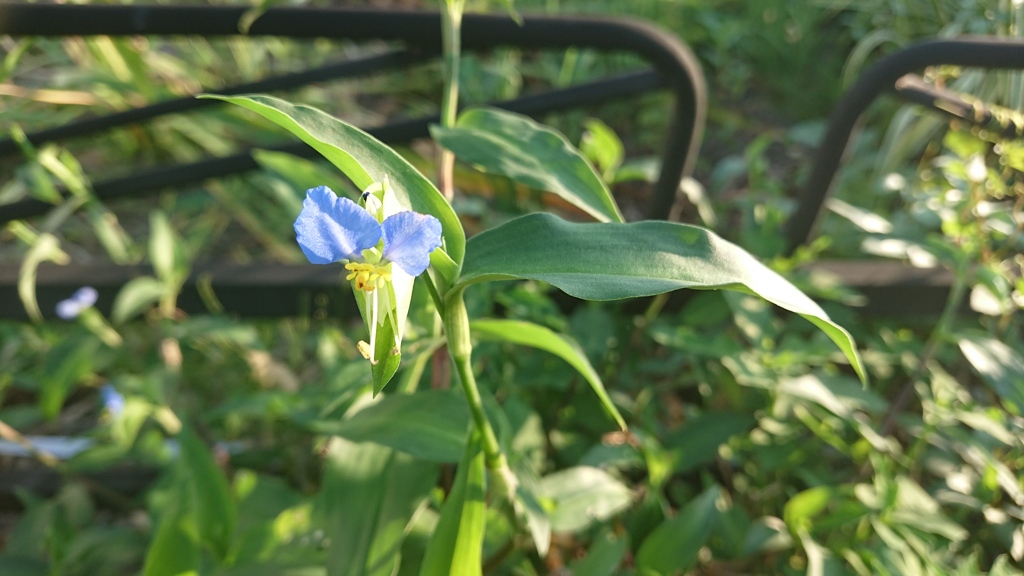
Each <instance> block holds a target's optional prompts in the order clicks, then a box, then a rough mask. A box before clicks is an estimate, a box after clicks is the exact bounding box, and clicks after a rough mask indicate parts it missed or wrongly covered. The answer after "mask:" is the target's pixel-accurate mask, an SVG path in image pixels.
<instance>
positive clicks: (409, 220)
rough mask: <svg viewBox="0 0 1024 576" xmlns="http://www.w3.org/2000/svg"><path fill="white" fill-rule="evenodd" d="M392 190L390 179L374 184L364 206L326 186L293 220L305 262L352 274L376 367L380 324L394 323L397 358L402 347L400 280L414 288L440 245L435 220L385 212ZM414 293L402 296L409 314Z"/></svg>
mask: <svg viewBox="0 0 1024 576" xmlns="http://www.w3.org/2000/svg"><path fill="white" fill-rule="evenodd" d="M388 190H389V186H388V183H387V180H385V181H384V182H380V183H375V184H373V185H371V186H370V187H369V188H367V189H366V192H364V193H363V196H362V202H363V206H360V205H359V204H356V203H355V202H353V201H351V200H349V199H348V198H339V197H338V196H337V195H336V194H335V193H334V192H333V191H331V189H330V188H328V187H326V186H318V187H316V188H311V189H309V190H307V191H306V199H305V201H303V203H302V212H301V213H299V217H298V218H296V220H295V236H296V240H297V241H298V243H299V247H300V248H302V253H303V254H305V255H306V258H308V259H309V261H310V262H312V263H313V264H331V263H334V262H344V263H345V269H346V270H348V271H349V274H348V276H347V277H346V278H345V279H346V280H349V281H351V282H352V287H353V288H354V289H355V290H356V293H357V294H358V293H362V294H363V297H364V303H363V310H364V311H365V314H366V315H367V316H368V318H366V320H367V323H368V325H369V326H368V327H369V329H370V343H369V346H364V344H365V343H364V342H360V352H362V354H363V355H364V356H366V358H367V359H369V360H370V361H371V362H372V363H374V364H376V363H377V362H378V359H377V358H375V357H374V354H375V351H376V338H377V326H378V325H383V324H384V322H386V321H390V322H391V325H392V331H393V333H394V335H395V346H394V350H396V352H393V353H394V354H397V349H398V348H399V347H400V344H401V332H402V324H403V323H404V321H405V317H404V313H401V312H398V311H397V309H398V308H399V300H401V298H398V297H396V291H395V285H396V282H397V281H398V280H399V279H401V278H402V277H403V276H401V275H404V278H406V279H408V282H403V284H405V285H407V286H408V287H409V289H410V290H411V287H412V285H411V278H412V277H414V276H419V275H420V274H423V272H425V271H426V269H427V267H428V266H430V253H431V252H432V251H433V250H434V249H435V248H437V247H438V246H440V245H441V222H440V221H439V220H438V219H437V218H435V217H433V216H430V215H428V214H418V213H416V212H410V211H404V212H394V213H391V214H389V215H386V214H385V200H388V198H387V196H386V195H387V193H388ZM385 216H386V217H385ZM392 264H393V265H394V267H392ZM395 268H397V269H395ZM393 275H400V276H399V277H397V278H392V276H393ZM410 293H411V292H403V297H404V298H405V299H404V300H402V301H403V302H405V305H404V308H405V309H406V310H407V309H408V298H407V297H408V295H409V294H410Z"/></svg>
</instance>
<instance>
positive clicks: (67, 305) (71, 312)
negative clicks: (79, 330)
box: [56, 298, 82, 320]
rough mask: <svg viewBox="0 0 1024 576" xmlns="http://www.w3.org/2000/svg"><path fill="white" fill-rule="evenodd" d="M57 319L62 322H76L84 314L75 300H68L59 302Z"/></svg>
mask: <svg viewBox="0 0 1024 576" xmlns="http://www.w3.org/2000/svg"><path fill="white" fill-rule="evenodd" d="M56 312H57V317H58V318H60V319H61V320H74V319H75V318H77V317H78V315H79V314H81V313H82V307H81V306H80V305H79V304H78V302H75V301H74V300H72V299H70V298H68V299H67V300H61V301H60V302H57V308H56Z"/></svg>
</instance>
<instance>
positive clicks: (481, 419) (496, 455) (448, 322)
mask: <svg viewBox="0 0 1024 576" xmlns="http://www.w3.org/2000/svg"><path fill="white" fill-rule="evenodd" d="M446 300H447V306H446V307H445V314H444V331H445V335H446V336H447V337H448V352H449V353H450V354H451V356H452V361H453V362H454V363H455V370H456V371H457V372H458V373H459V380H460V381H461V382H462V388H463V390H465V392H466V401H467V402H468V403H469V410H470V412H471V413H472V414H473V422H474V424H475V425H476V428H477V430H478V431H479V432H480V438H481V440H482V442H483V448H484V455H485V456H486V458H487V467H488V468H492V469H494V468H496V467H497V466H498V465H499V464H500V461H501V460H504V458H505V457H504V455H503V454H502V453H501V447H500V446H499V445H498V437H497V435H495V433H494V429H493V428H492V427H491V423H490V421H489V420H487V414H486V413H485V412H484V404H483V400H482V398H481V396H480V389H479V388H478V387H477V385H476V377H475V376H474V375H473V366H472V356H473V343H472V341H471V340H470V336H469V314H468V312H467V311H466V303H465V302H464V301H463V299H462V292H461V291H459V292H458V293H455V294H449V295H448V298H446Z"/></svg>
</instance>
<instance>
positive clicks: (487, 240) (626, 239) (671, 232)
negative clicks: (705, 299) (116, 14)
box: [453, 214, 867, 382]
mask: <svg viewBox="0 0 1024 576" xmlns="http://www.w3.org/2000/svg"><path fill="white" fill-rule="evenodd" d="M516 278H520V279H531V280H540V281H543V282H547V283H549V284H552V285H554V286H556V287H557V288H560V289H561V290H562V291H564V292H566V293H567V294H569V295H571V296H575V297H577V298H583V299H585V300H617V299H621V298H636V297H640V296H652V295H654V294H661V293H663V292H670V291H672V290H679V289H681V288H695V289H725V290H737V291H740V292H746V293H750V294H755V295H757V296H760V297H761V298H764V299H765V300H767V301H769V302H771V303H773V304H775V305H776V306H779V307H782V308H785V309H786V310H789V311H791V312H796V313H797V314H800V315H801V316H803V317H804V318H806V319H807V320H809V321H810V322H812V323H813V324H814V325H816V326H817V327H818V328H820V329H821V330H822V331H824V332H825V334H827V335H828V336H829V338H831V339H832V341H834V342H835V343H836V344H837V345H838V346H839V348H840V349H841V350H842V351H843V353H844V354H845V355H846V357H847V359H848V360H849V361H850V364H851V365H852V366H853V368H854V370H856V371H857V374H858V375H859V376H860V378H861V380H862V381H863V382H866V381H867V374H866V373H865V371H864V365H863V363H862V362H861V359H860V354H859V353H858V352H857V348H856V345H855V343H854V341H853V337H852V336H850V334H849V333H848V332H847V331H846V330H844V329H843V328H842V327H840V326H839V325H838V324H836V323H835V322H833V321H832V320H831V319H830V318H829V317H828V314H826V313H825V311H824V310H822V309H821V307H820V306H818V305H817V304H815V303H814V301H813V300H811V299H810V298H808V297H807V296H806V295H805V294H804V293H803V292H801V291H800V290H798V289H797V288H796V287H795V286H793V285H792V284H790V283H789V282H788V281H787V280H786V279H785V278H783V277H782V276H779V275H778V274H777V273H775V272H774V271H772V270H771V269H770V268H768V267H766V266H765V265H763V264H761V263H760V262H758V261H757V260H756V259H755V258H754V257H753V256H751V255H750V254H749V253H747V252H746V251H745V250H743V249H742V248H740V247H739V246H736V245H735V244H732V243H730V242H728V241H726V240H723V239H722V238H720V237H719V236H718V235H716V234H715V233H713V232H710V231H708V230H705V229H703V228H698V227H696V226H688V225H686V224H677V223H674V222H661V221H650V222H637V223H634V224H618V223H606V224H597V223H590V224H576V223H571V222H566V221H565V220H562V219H560V218H558V217H556V216H552V215H550V214H530V215H527V216H523V217H521V218H516V219H515V220H511V221H509V222H507V223H505V224H503V225H501V226H499V227H497V228H493V229H491V230H488V231H486V232H483V233H481V234H478V235H477V236H474V237H473V239H472V240H470V242H469V243H468V244H467V246H466V261H465V263H464V264H463V268H462V277H461V278H460V280H459V283H458V284H457V285H456V286H455V287H454V288H453V292H455V291H457V288H461V287H465V286H467V285H470V284H474V283H477V282H487V281H493V280H509V279H516Z"/></svg>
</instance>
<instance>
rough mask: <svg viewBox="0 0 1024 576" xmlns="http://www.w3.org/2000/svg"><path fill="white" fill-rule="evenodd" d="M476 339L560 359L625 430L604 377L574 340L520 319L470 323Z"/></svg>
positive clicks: (624, 423)
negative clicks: (552, 355)
mask: <svg viewBox="0 0 1024 576" xmlns="http://www.w3.org/2000/svg"><path fill="white" fill-rule="evenodd" d="M469 328H470V330H471V331H472V333H473V336H475V337H477V338H479V339H481V340H499V341H504V342H511V343H513V344H521V345H523V346H530V347H533V348H538V349H540V350H544V351H546V352H550V353H552V354H554V355H555V356H558V357H559V358H561V359H562V360H565V361H566V362H568V363H569V365H570V366H572V367H573V368H575V369H576V371H577V372H579V373H580V375H581V376H583V378H585V379H586V381H587V383H588V384H590V387H591V388H592V389H593V390H594V393H595V394H597V397H598V399H599V400H600V401H601V406H603V407H604V409H605V411H607V412H608V414H609V415H610V416H611V417H612V418H613V419H614V420H615V423H616V424H618V425H619V428H621V429H622V430H625V429H626V421H625V420H624V419H623V418H622V415H621V414H619V410H618V408H616V407H615V404H613V403H612V400H611V398H610V397H609V396H608V392H607V391H606V390H605V388H604V383H603V382H601V377H600V376H598V374H597V371H595V370H594V367H593V366H591V365H590V360H589V359H588V358H587V355H586V354H585V353H584V352H583V350H582V349H581V348H580V345H579V344H577V343H576V341H575V340H573V339H572V338H571V337H569V336H566V335H564V334H558V333H556V332H554V331H552V330H551V329H549V328H545V327H544V326H540V325H538V324H534V323H532V322H524V321H521V320H474V321H472V322H470V323H469Z"/></svg>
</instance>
